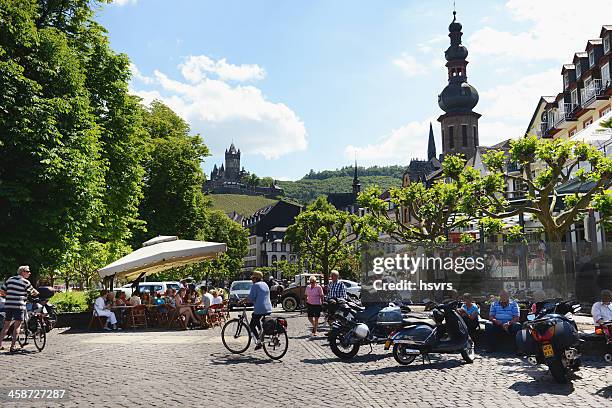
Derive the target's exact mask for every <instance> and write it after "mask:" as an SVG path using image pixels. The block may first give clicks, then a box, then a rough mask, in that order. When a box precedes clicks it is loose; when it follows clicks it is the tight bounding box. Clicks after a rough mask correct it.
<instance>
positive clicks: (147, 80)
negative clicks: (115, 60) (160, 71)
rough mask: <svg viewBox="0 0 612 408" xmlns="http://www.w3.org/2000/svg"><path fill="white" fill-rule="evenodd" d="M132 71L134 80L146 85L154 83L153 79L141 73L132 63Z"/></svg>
mask: <svg viewBox="0 0 612 408" xmlns="http://www.w3.org/2000/svg"><path fill="white" fill-rule="evenodd" d="M130 71H132V78H134V79H136V80H138V81H140V82H142V83H145V84H151V83H153V78H151V77H148V76H145V75H143V74H142V72H140V70H139V69H138V67H137V66H136V65H134V64H133V63H131V62H130Z"/></svg>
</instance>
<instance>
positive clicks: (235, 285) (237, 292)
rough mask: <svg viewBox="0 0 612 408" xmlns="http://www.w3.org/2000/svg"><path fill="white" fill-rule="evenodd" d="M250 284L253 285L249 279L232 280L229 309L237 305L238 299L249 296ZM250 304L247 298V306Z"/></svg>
mask: <svg viewBox="0 0 612 408" xmlns="http://www.w3.org/2000/svg"><path fill="white" fill-rule="evenodd" d="M251 286H253V281H250V280H237V281H233V282H232V284H231V286H230V290H229V308H230V310H232V309H233V308H234V307H237V306H238V303H239V302H240V301H242V300H244V299H246V297H247V296H249V292H250V291H251ZM252 305H253V304H252V303H251V302H249V301H248V300H247V306H252Z"/></svg>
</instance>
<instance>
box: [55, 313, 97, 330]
mask: <svg viewBox="0 0 612 408" xmlns="http://www.w3.org/2000/svg"><path fill="white" fill-rule="evenodd" d="M90 319H91V312H76V313H61V314H59V315H58V316H57V324H56V325H55V327H58V328H59V327H70V328H72V329H87V326H89V320H90Z"/></svg>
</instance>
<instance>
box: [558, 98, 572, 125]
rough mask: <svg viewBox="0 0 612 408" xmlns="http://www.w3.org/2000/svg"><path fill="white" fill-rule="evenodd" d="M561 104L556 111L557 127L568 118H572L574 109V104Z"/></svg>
mask: <svg viewBox="0 0 612 408" xmlns="http://www.w3.org/2000/svg"><path fill="white" fill-rule="evenodd" d="M560 106H561V107H560V108H559V109H557V110H556V111H555V112H554V124H555V127H556V126H557V125H559V124H561V123H563V122H565V121H566V120H569V119H571V118H572V111H573V110H574V105H573V104H571V103H562V104H560Z"/></svg>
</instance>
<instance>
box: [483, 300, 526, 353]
mask: <svg viewBox="0 0 612 408" xmlns="http://www.w3.org/2000/svg"><path fill="white" fill-rule="evenodd" d="M519 317H520V311H519V307H518V304H517V303H516V302H515V301H513V300H510V295H509V294H508V292H506V291H505V290H502V291H501V292H499V301H496V302H494V303H493V304H492V305H491V310H490V311H489V320H490V323H489V322H487V323H486V324H485V338H486V341H487V349H488V351H489V352H492V351H495V348H496V347H495V346H496V343H497V341H498V340H499V338H500V336H502V335H505V336H511V337H512V339H514V336H515V335H516V333H517V332H518V331H519V330H520V329H521V325H520V323H519Z"/></svg>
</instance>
